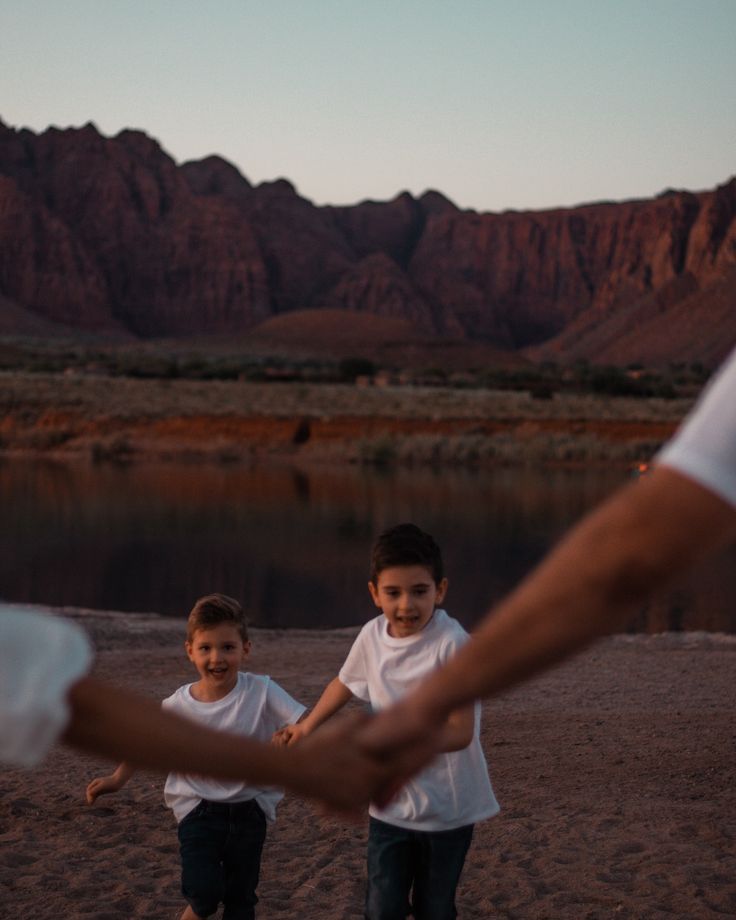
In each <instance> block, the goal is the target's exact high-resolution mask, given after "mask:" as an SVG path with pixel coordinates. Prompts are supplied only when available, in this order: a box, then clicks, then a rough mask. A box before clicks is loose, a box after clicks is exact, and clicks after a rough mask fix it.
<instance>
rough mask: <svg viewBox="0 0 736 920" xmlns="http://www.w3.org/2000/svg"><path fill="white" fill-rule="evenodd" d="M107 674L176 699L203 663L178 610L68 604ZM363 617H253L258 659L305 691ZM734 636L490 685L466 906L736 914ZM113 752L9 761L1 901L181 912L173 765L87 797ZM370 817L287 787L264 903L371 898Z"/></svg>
mask: <svg viewBox="0 0 736 920" xmlns="http://www.w3.org/2000/svg"><path fill="white" fill-rule="evenodd" d="M66 613H67V614H68V615H72V616H75V617H78V618H79V619H80V621H81V622H82V623H83V625H84V626H85V627H86V628H87V629H88V630H89V632H90V633H91V635H92V637H93V640H94V643H95V645H96V648H97V650H98V655H97V663H96V671H97V673H98V674H99V675H101V676H104V677H107V678H109V679H111V680H115V681H117V682H119V683H121V684H125V685H127V686H131V687H135V688H137V689H139V690H140V691H143V692H146V693H149V694H151V695H152V696H154V697H159V698H160V697H162V696H164V695H166V694H168V693H170V692H171V691H172V690H173V689H174V688H175V687H177V686H179V685H180V684H182V683H184V682H186V681H188V680H189V679H190V678H191V673H192V672H191V671H190V668H191V666H190V665H189V663H188V662H187V661H186V659H185V657H184V654H183V651H182V648H181V641H182V624H181V623H179V622H175V621H171V620H165V619H159V618H156V617H151V616H140V617H131V616H127V615H126V616H123V615H115V614H99V613H90V612H80V611H66ZM354 634H355V630H339V631H331V632H301V631H299V632H297V631H289V632H280V631H256V632H255V633H254V636H253V638H254V649H253V653H252V655H251V667H252V670H254V671H260V672H265V673H269V674H271V675H272V676H273V677H274V678H275V679H276V680H278V681H279V682H280V683H281V684H282V685H283V686H284V687H285V688H286V689H287V690H289V691H290V692H291V693H292V694H293V695H295V696H296V697H297V698H299V699H301V700H303V701H304V702H305V703H306V704H308V705H309V704H311V703H313V702H314V700H315V699H316V698H317V696H318V694H319V692H320V690H321V688H322V687H323V685H324V684H325V683H326V681H327V680H328V679H329V678H331V677H332V676H334V674H335V673H336V670H337V668H338V666H339V664H340V663H341V661H342V658H343V656H344V655H345V653H346V651H347V649H348V646H349V644H350V641H351V637H352V636H353V635H354ZM734 678H736V639H734V638H727V637H723V636H708V635H704V634H691V635H679V636H677V635H665V636H654V637H639V638H627V637H618V638H614V639H610V640H607V641H606V642H604V643H602V644H599V645H598V646H596V647H595V648H594V649H592V650H590V651H589V652H587V653H585V654H584V655H582V656H580V657H579V658H577V659H575V660H574V661H572V662H571V663H569V664H567V665H565V666H563V667H561V668H559V669H557V670H555V671H553V672H550V673H549V674H547V675H545V676H544V677H542V678H540V679H538V680H536V681H534V682H532V683H529V684H526V685H525V686H523V687H520V688H518V689H516V690H514V691H513V692H511V693H508V694H506V695H505V696H503V697H501V698H499V699H497V700H495V701H493V702H490V703H486V704H485V706H484V716H483V743H484V747H485V750H486V754H487V757H488V761H489V764H490V768H491V773H492V777H493V782H494V786H495V789H496V793H497V795H498V798H499V800H500V802H501V806H502V812H501V814H500V815H499V816H498V817H496V818H494V819H491V820H490V821H487V822H485V823H483V824H481V825H479V826H478V827H477V828H476V835H475V840H474V843H473V846H472V848H471V851H470V854H469V856H468V859H467V863H466V868H465V872H464V875H463V878H462V880H461V884H460V889H459V892H458V908H459V915H460V917H461V918H482V917H504V918H519V920H523V918H544V920H552V918H576V920H578V918H608V917H616V918H672V917H681V918H701V917H702V918H704V917H734V916H736V720H735V716H736V695H735V694H734ZM103 771H104V772H107V766H106V765H105V764H104V763H102V762H101V761H97V760H95V759H94V758H90V757H85V756H81V755H79V754H76V753H74V752H71V751H67V750H65V749H61V748H58V749H55V750H54V751H53V753H52V755H51V756H50V757H49V758H48V760H47V762H46V764H45V765H44V766H43V767H42V768H39V769H37V770H35V771H32V772H20V771H3V772H2V773H1V774H0V917H3V918H11V917H26V918H31V920H50V918H59V917H62V918H69V920H74V918H87V920H123V918H136V917H146V918H153V920H158V918H161V920H173V918H174V917H176V916H177V912H178V910H179V908H180V904H181V901H180V897H179V893H178V854H177V843H176V833H175V825H174V821H173V818H172V816H171V815H170V813H169V812H168V811H167V810H166V808H165V807H164V805H163V801H162V795H161V792H162V780H161V779H160V778H159V777H156V776H154V775H152V774H148V773H140V774H137V775H136V777H135V778H134V779H133V780H132V781H131V782H130V783H129V785H128V786H127V787H126V788H125V789H124V790H123V791H122V792H121V793H119V794H118V795H117V796H114V797H108V798H104V799H100V800H98V803H97V804H96V805H95V806H93V807H88V806H86V805H85V804H84V787H85V785H86V783H87V782H88V780H89V779H90V778H92V777H93V776H95V775H98V774H99V773H100V772H103ZM365 842H366V829H365V826H364V825H363V824H358V825H351V824H346V823H344V822H342V821H339V820H335V819H332V818H324V817H321V816H319V815H318V814H316V813H315V811H314V810H313V808H312V807H311V806H310V805H307V804H304V803H303V802H301V801H299V800H297V799H295V798H294V797H292V796H287V797H286V799H285V800H284V802H283V803H282V805H281V807H280V810H279V818H278V820H277V822H276V824H275V825H274V826H272V828H271V830H270V833H269V837H268V840H267V843H266V849H265V853H264V859H263V867H262V880H261V885H260V889H259V893H260V897H261V903H260V905H259V908H258V915H259V917H260V918H261V920H269V918H283V917H291V918H306V920H348V918H358V917H360V916H362V899H363V883H364V852H365Z"/></svg>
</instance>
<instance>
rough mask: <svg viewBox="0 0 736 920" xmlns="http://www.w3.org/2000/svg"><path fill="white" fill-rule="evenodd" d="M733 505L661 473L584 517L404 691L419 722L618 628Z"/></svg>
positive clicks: (721, 527)
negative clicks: (413, 688)
mask: <svg viewBox="0 0 736 920" xmlns="http://www.w3.org/2000/svg"><path fill="white" fill-rule="evenodd" d="M735 524H736V513H735V512H734V510H733V509H732V508H731V507H730V506H728V505H727V504H725V503H724V502H723V501H721V500H720V499H719V498H717V497H716V496H715V495H713V494H712V493H710V492H708V491H706V490H704V489H702V488H701V487H700V486H698V485H696V484H695V483H694V482H692V481H690V480H687V479H685V478H684V477H682V476H680V475H679V474H677V473H675V472H673V471H670V470H667V469H662V470H657V471H656V472H655V473H654V474H652V476H651V477H648V478H647V479H645V480H643V481H641V482H639V483H637V484H635V485H632V486H629V487H627V488H625V489H622V490H621V491H620V492H619V493H617V494H616V495H615V496H614V497H613V498H612V499H610V500H609V501H608V502H607V503H605V504H604V505H603V506H601V507H600V508H599V509H598V510H597V511H595V512H593V513H592V514H591V515H589V516H588V517H587V518H586V519H585V520H584V521H582V522H581V523H580V524H579V525H578V526H577V527H576V528H574V529H573V531H571V532H570V534H569V535H568V536H567V538H566V539H564V540H563V541H562V542H561V543H560V544H559V545H558V547H557V548H556V549H555V550H554V551H553V552H552V553H551V554H550V555H549V556H548V557H547V559H546V560H545V561H544V562H543V563H542V564H541V565H540V566H539V567H538V568H537V569H536V570H535V571H534V572H533V573H532V574H531V575H530V576H529V577H528V578H527V579H526V580H525V581H524V582H523V583H522V584H521V585H520V586H519V587H518V588H517V590H516V591H514V592H513V593H512V594H511V595H510V596H509V597H508V598H507V599H506V600H505V601H504V602H503V603H502V604H501V605H500V606H499V607H498V608H497V609H496V610H495V611H492V612H491V613H490V614H489V615H488V616H487V618H486V619H485V620H484V621H483V622H482V624H481V625H480V627H479V628H478V630H477V631H476V632H475V634H474V636H473V638H472V639H471V641H470V642H469V643H468V644H467V645H466V646H465V647H464V648H463V649H462V650H461V651H460V652H459V653H458V654H457V656H455V658H454V659H453V660H452V661H451V662H450V663H449V664H448V666H447V667H446V668H444V669H442V670H441V671H439V672H437V673H436V674H435V675H433V677H431V678H430V679H429V680H428V681H427V682H426V683H424V684H423V685H422V687H421V688H420V690H419V691H418V692H417V693H415V694H414V695H413V696H412V698H411V705H412V706H414V707H416V709H417V712H422V713H424V716H425V717H426V719H427V721H430V720H436V719H437V718H441V717H443V716H444V715H446V714H447V713H448V712H449V711H450V710H452V709H454V708H455V707H456V706H458V705H461V704H463V703H466V702H469V701H470V700H472V699H476V698H479V697H485V696H489V695H491V694H493V693H495V692H498V691H499V690H501V689H503V688H505V687H508V686H510V685H512V684H514V683H516V682H518V681H520V680H522V679H523V678H525V677H527V676H529V675H530V674H532V673H535V672H536V671H539V670H541V669H542V668H544V667H545V666H547V665H549V664H552V663H554V662H556V661H559V660H560V659H562V658H564V657H565V656H566V655H569V654H571V653H573V652H575V651H578V650H579V649H581V648H582V647H583V646H585V645H586V644H587V643H589V642H590V641H592V640H593V639H596V638H598V637H599V636H602V635H605V634H606V633H611V632H615V631H617V630H618V629H620V628H621V627H622V626H624V625H625V624H626V623H627V622H628V620H629V618H630V617H631V615H632V613H633V611H635V610H636V609H637V608H638V607H639V606H640V605H641V604H642V603H643V601H644V600H645V599H646V598H647V596H648V595H649V594H650V593H651V592H652V591H654V590H656V589H661V588H662V587H663V586H664V585H666V583H667V582H668V581H669V580H670V579H671V578H673V577H674V576H676V575H677V574H679V573H680V572H682V571H683V570H685V569H687V568H689V567H690V566H691V565H692V564H693V563H694V562H695V561H697V559H699V558H700V557H701V556H703V555H705V554H706V553H708V552H710V551H711V550H712V549H713V548H714V547H715V546H717V545H719V544H721V543H723V542H725V541H726V540H727V539H728V538H729V537H730V536H731V535H732V534H733V533H734V526H735Z"/></svg>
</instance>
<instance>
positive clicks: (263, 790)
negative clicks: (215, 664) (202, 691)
mask: <svg viewBox="0 0 736 920" xmlns="http://www.w3.org/2000/svg"><path fill="white" fill-rule="evenodd" d="M191 687H192V684H186V685H185V686H183V687H180V688H179V689H178V690H177V691H176V692H175V693H173V694H172V695H171V696H170V697H168V698H167V699H165V700H164V701H163V703H162V706H163V707H164V708H165V709H170V710H173V711H174V712H177V713H178V714H179V715H182V716H185V717H186V718H189V719H193V720H194V721H196V722H203V723H204V724H205V725H207V726H208V727H209V728H213V729H216V730H218V731H226V732H234V733H236V734H239V735H248V737H250V738H254V739H256V740H257V741H270V740H271V736H272V735H273V733H274V732H275V731H277V730H278V729H279V728H282V727H283V726H284V725H286V724H289V723H292V722H296V721H297V720H298V719H299V717H300V716H301V715H302V713H303V712H304V711H305V707H304V706H302V704H301V703H298V702H297V701H296V700H295V699H294V698H293V697H291V696H290V695H289V694H288V693H287V692H286V690H284V689H283V688H282V687H280V686H279V685H278V684H277V683H276V682H275V681H273V680H271V678H270V677H267V676H266V675H265V674H251V673H249V672H245V671H241V672H240V673H239V674H238V682H237V684H236V685H235V687H233V689H232V690H231V691H230V693H228V695H227V696H225V697H223V698H222V699H221V700H217V701H216V702H214V703H203V702H200V701H199V700H195V699H194V697H193V696H192V693H191ZM283 795H284V794H283V792H281V791H280V790H278V789H273V788H269V787H261V786H250V785H248V783H246V782H242V783H239V782H232V781H228V780H216V779H212V778H210V777H203V776H192V775H189V774H184V773H170V774H169V775H168V777H167V779H166V785H165V786H164V800H165V801H166V804H167V805H168V806H169V808H171V809H172V810H173V812H174V815H175V817H176V820H177V821H181V820H182V818H184V817H185V816H186V815H187V814H189V812H190V811H191V810H192V809H193V808H195V807H196V806H197V805H198V804H199V803H200V801H202V799H205V800H207V801H210V802H245V801H248V800H249V799H255V800H256V801H257V802H258V804H259V805H260V807H261V808H262V809H263V813H264V814H265V816H266V819H267V820H268V821H273V820H274V819H275V817H276V806H277V805H278V803H279V801H280V800H281V799H282V798H283Z"/></svg>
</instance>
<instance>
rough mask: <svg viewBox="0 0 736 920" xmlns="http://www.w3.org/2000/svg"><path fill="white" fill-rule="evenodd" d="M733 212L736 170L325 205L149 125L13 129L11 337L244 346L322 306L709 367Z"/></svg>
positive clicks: (724, 342) (729, 262)
mask: <svg viewBox="0 0 736 920" xmlns="http://www.w3.org/2000/svg"><path fill="white" fill-rule="evenodd" d="M735 217H736V178H733V179H731V180H730V181H729V182H727V183H726V184H724V185H723V186H721V187H719V188H716V189H714V190H712V191H705V192H698V193H692V192H685V191H682V192H674V191H668V192H665V193H663V194H661V195H659V196H658V197H657V198H654V199H651V200H640V201H627V202H621V203H597V204H590V205H585V206H580V207H576V208H567V209H559V210H549V211H538V212H531V211H526V212H505V213H502V214H493V213H486V214H479V213H476V212H474V211H461V210H459V209H458V208H456V207H455V206H454V205H453V204H452V202H450V201H448V200H447V199H446V198H444V197H443V196H442V195H441V194H440V193H438V192H427V193H425V194H424V195H422V196H421V197H420V198H414V197H413V196H411V195H409V194H408V193H406V192H405V193H403V194H401V195H399V196H398V197H396V198H395V199H394V200H393V201H388V202H373V201H365V202H362V203H360V204H357V205H354V206H350V207H317V206H315V205H313V204H312V203H311V202H309V201H307V200H306V199H304V198H302V197H300V196H299V195H298V194H297V192H296V190H295V189H294V187H293V186H292V185H291V184H290V183H289V182H288V181H286V180H283V179H281V180H278V181H276V182H268V183H263V184H261V185H258V186H253V185H252V184H251V183H249V182H248V180H247V179H246V178H245V177H244V176H242V175H241V174H240V173H239V172H238V170H237V169H235V167H233V166H232V165H230V164H229V163H227V162H226V161H225V160H223V159H221V158H220V157H217V156H212V157H208V158H206V159H204V160H200V161H197V162H190V163H184V164H183V165H181V166H177V164H176V163H175V162H174V161H173V160H172V158H171V157H170V156H169V155H168V154H167V153H166V152H165V151H164V150H162V148H161V147H160V146H159V145H158V143H156V142H155V141H154V140H152V139H151V138H149V137H147V136H146V135H145V134H143V133H141V132H138V131H123V132H121V133H120V134H118V135H117V136H116V137H114V138H106V137H103V136H102V135H101V134H100V133H99V132H98V131H97V129H96V128H95V127H94V126H93V125H91V124H90V125H86V126H85V127H83V128H79V129H67V130H58V129H56V128H50V129H49V130H47V131H45V132H43V133H42V134H35V133H33V132H31V131H28V130H14V129H12V128H10V127H7V126H6V125H4V124H3V123H2V122H0V334H9V333H10V332H16V333H21V334H33V335H43V334H53V333H54V332H58V331H59V330H65V331H66V332H67V333H68V332H69V330H70V328H71V329H72V330H76V331H79V332H86V333H88V332H92V333H98V334H99V333H104V334H106V335H114V336H129V337H137V338H157V337H187V336H201V335H205V334H215V335H218V334H219V335H222V334H226V335H238V337H239V339H240V340H241V341H243V340H247V337H248V334H249V331H250V330H253V329H255V328H256V327H257V326H258V325H259V324H261V323H263V322H265V321H267V320H271V319H272V318H273V317H275V316H279V317H281V321H280V322H281V324H282V325H283V323H288V315H289V314H292V313H293V314H294V315H295V316H298V317H299V323H300V330H302V333H303V334H305V335H307V334H308V332H306V331H305V330H307V329H308V324H305V320H304V317H305V312H304V311H310V310H312V311H315V310H320V309H323V310H327V311H330V312H328V313H325V314H323V315H324V316H332V315H335V314H334V313H332V312H331V311H335V310H340V311H354V312H356V313H362V314H375V315H376V316H380V317H383V319H384V321H388V320H391V321H394V320H396V321H401V324H400V325H399V326H397V327H395V328H402V329H403V328H405V329H407V330H414V334H415V335H416V336H417V337H418V338H420V339H426V340H428V341H429V340H432V339H433V338H434V339H435V340H436V339H437V338H438V337H441V338H445V339H448V340H449V339H452V340H453V342H455V343H459V342H463V341H465V342H468V343H469V344H471V343H472V344H473V345H477V344H478V343H487V344H488V345H491V346H495V347H497V348H502V349H506V350H508V351H511V352H517V353H523V354H524V355H526V356H529V357H531V358H533V359H545V358H548V359H549V358H551V359H554V360H559V361H562V362H565V361H570V360H575V359H579V358H586V359H590V360H595V361H603V362H610V363H628V362H632V361H640V362H643V363H647V364H650V363H651V364H661V363H666V362H668V361H671V360H685V361H687V360H690V361H694V360H701V361H704V362H705V363H708V364H712V363H715V362H717V361H718V360H720V358H721V357H722V356H723V354H724V353H725V351H726V350H727V349H728V348H729V347H730V346H731V345H732V344H733V343H734V342H736V220H735ZM307 315H308V314H307ZM315 315H316V314H315ZM324 325H325V324H324V323H316V324H315V328H320V329H321V330H322V332H324ZM270 328H272V329H273V328H276V329H278V328H280V327H279V326H276V327H273V325H271V327H270ZM363 328H364V326H363V325H361V329H363ZM361 334H362V335H364V332H362V333H361ZM407 335H409V333H407Z"/></svg>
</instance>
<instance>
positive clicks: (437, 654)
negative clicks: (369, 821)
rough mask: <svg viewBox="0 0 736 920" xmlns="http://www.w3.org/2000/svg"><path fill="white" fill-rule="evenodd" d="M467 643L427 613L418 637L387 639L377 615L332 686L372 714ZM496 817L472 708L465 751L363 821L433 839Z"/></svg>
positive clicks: (436, 763) (444, 758) (443, 617)
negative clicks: (342, 687)
mask: <svg viewBox="0 0 736 920" xmlns="http://www.w3.org/2000/svg"><path fill="white" fill-rule="evenodd" d="M467 639H468V634H467V633H466V632H465V630H464V629H463V628H462V626H461V625H460V624H459V623H458V622H457V620H455V619H453V618H452V617H450V616H448V615H447V613H446V612H445V611H444V610H435V612H434V613H433V615H432V618H431V620H430V621H429V622H428V623H427V625H426V626H425V627H424V629H422V630H421V631H420V632H418V633H416V634H415V635H412V636H407V637H404V638H397V637H395V636H391V635H390V634H389V632H388V621H387V620H386V618H385V617H384V616H383V615H381V616H378V617H375V618H374V619H373V620H371V621H370V622H368V623H366V625H365V626H364V627H363V628H362V630H361V631H360V633H359V634H358V637H357V639H356V640H355V642H354V643H353V646H352V648H351V649H350V652H349V653H348V656H347V658H346V659H345V664H344V665H343V666H342V668H341V669H340V673H339V679H340V681H341V683H343V684H344V685H345V686H346V687H347V688H348V689H349V690H350V691H351V693H353V694H354V695H355V696H357V697H358V698H359V699H362V700H366V701H367V702H369V703H370V705H371V707H372V708H373V709H375V710H380V709H384V708H386V707H387V706H390V705H391V704H392V703H395V702H396V701H397V700H399V699H400V698H401V697H402V696H404V694H405V693H407V692H408V691H409V690H411V689H412V688H413V687H414V686H416V685H417V684H418V683H419V682H420V681H421V680H422V679H423V678H425V677H426V676H427V675H428V674H429V673H430V672H431V671H433V670H434V669H435V668H438V667H440V666H441V665H443V664H445V663H446V662H447V661H449V659H450V658H451V657H452V656H453V655H454V653H455V652H456V651H457V650H458V649H459V648H460V647H461V646H462V645H463V644H464V643H465V642H466V641H467ZM498 810H499V807H498V802H497V801H496V798H495V796H494V794H493V788H492V786H491V781H490V778H489V776H488V768H487V766H486V761H485V757H484V755H483V750H482V748H481V744H480V704H479V703H476V704H475V730H474V732H473V740H472V741H471V743H470V744H469V745H468V747H466V748H464V749H463V750H462V751H453V752H451V753H448V754H439V755H437V757H436V758H435V759H434V760H433V761H432V763H431V764H430V765H429V766H428V767H426V768H425V769H424V770H422V771H421V772H420V773H419V774H418V775H417V776H415V777H414V778H413V779H411V780H409V782H408V783H407V784H406V785H405V786H404V788H403V789H402V790H401V792H399V794H398V796H397V797H396V798H395V799H394V800H393V801H392V802H390V803H389V804H388V805H387V806H386V807H385V808H378V807H377V806H375V805H371V808H370V814H371V815H372V816H373V817H374V818H377V819H378V820H380V821H385V822H386V823H388V824H394V825H397V826H399V827H406V828H411V829H414V830H422V831H441V830H451V829H453V828H456V827H462V826H464V825H467V824H475V823H476V822H477V821H480V820H481V819H483V818H488V817H490V816H491V815H494V814H496V813H497V812H498Z"/></svg>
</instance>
